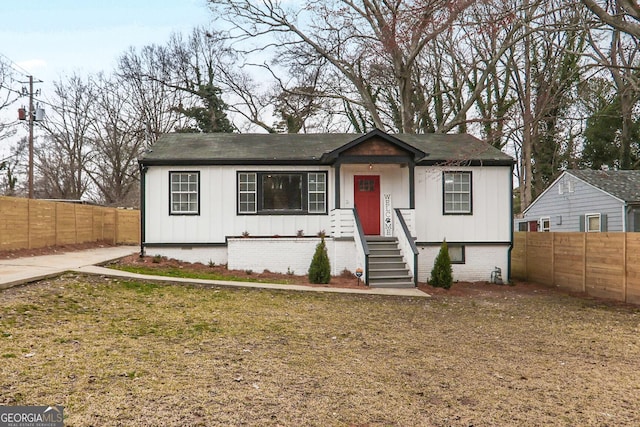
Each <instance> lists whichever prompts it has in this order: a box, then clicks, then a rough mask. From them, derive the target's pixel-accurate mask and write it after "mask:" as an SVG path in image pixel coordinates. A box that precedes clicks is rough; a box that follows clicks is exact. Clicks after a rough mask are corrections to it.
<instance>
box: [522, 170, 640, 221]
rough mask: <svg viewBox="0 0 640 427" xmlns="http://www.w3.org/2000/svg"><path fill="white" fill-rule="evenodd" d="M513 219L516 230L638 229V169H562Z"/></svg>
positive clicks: (639, 211) (639, 206)
mask: <svg viewBox="0 0 640 427" xmlns="http://www.w3.org/2000/svg"><path fill="white" fill-rule="evenodd" d="M515 221H516V225H515V227H516V228H515V229H516V230H518V231H588V232H597V231H623V232H627V231H640V171H637V170H633V171H629V170H624V171H620V170H615V171H613V170H610V171H604V170H568V171H565V172H563V173H562V175H560V176H559V177H558V179H556V180H555V181H554V182H553V183H552V184H551V185H550V186H549V187H548V188H547V189H546V190H545V191H544V192H543V193H542V194H541V195H540V196H539V197H538V198H537V199H536V200H534V201H533V203H531V205H529V207H528V208H527V209H525V210H524V212H523V218H518V219H516V220H515Z"/></svg>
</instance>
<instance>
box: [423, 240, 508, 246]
mask: <svg viewBox="0 0 640 427" xmlns="http://www.w3.org/2000/svg"><path fill="white" fill-rule="evenodd" d="M441 244H442V242H416V246H440V245H441ZM447 244H448V245H465V246H511V242H449V241H447Z"/></svg>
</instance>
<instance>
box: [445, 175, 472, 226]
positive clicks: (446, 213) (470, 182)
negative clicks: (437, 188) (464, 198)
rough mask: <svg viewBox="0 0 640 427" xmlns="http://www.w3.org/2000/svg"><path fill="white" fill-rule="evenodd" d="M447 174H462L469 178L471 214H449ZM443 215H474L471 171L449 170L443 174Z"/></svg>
mask: <svg viewBox="0 0 640 427" xmlns="http://www.w3.org/2000/svg"><path fill="white" fill-rule="evenodd" d="M447 174H461V175H468V176H469V212H447V200H446V199H447V197H446V195H447V190H446V176H447ZM442 215H473V173H472V172H471V171H457V170H448V171H443V172H442Z"/></svg>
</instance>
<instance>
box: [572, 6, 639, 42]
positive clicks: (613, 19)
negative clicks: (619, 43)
mask: <svg viewBox="0 0 640 427" xmlns="http://www.w3.org/2000/svg"><path fill="white" fill-rule="evenodd" d="M581 1H582V3H583V4H584V5H585V6H586V7H587V8H589V10H590V11H591V12H593V13H594V14H595V15H596V16H597V17H598V18H599V19H600V20H601V21H602V22H603V23H604V24H607V25H609V26H611V27H613V28H615V29H616V30H619V31H622V32H625V33H627V34H629V35H631V36H633V37H635V38H636V40H638V39H640V4H639V3H638V1H637V0H612V1H608V0H607V1H602V0H601V1H599V0H581Z"/></svg>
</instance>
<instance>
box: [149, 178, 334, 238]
mask: <svg viewBox="0 0 640 427" xmlns="http://www.w3.org/2000/svg"><path fill="white" fill-rule="evenodd" d="M300 170H304V171H316V170H317V171H327V172H328V177H327V181H328V182H327V186H328V188H327V204H328V206H327V208H328V211H329V210H331V209H332V208H333V197H332V196H331V194H333V188H332V186H333V172H332V170H331V169H330V168H327V167H313V166H309V167H304V168H296V167H291V166H282V167H274V166H268V167H265V166H243V167H236V166H197V167H196V166H176V167H168V166H154V167H150V168H149V169H148V170H147V172H146V176H145V186H146V188H145V214H146V215H145V243H150V244H157V243H175V244H188V243H201V244H210V243H225V242H226V238H227V237H229V236H241V235H242V234H243V233H244V232H247V233H249V235H250V236H275V235H279V236H295V235H296V234H297V233H298V231H299V230H302V231H303V232H304V234H305V235H307V236H315V235H316V234H317V233H318V232H319V231H321V230H325V231H328V230H329V229H330V217H329V215H238V214H237V195H236V191H237V185H236V179H237V178H236V172H238V171H252V172H256V171H258V172H259V171H274V172H275V171H278V172H280V171H282V172H286V171H300ZM170 171H194V172H195V171H198V172H200V214H199V215H170V214H169V172H170Z"/></svg>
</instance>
